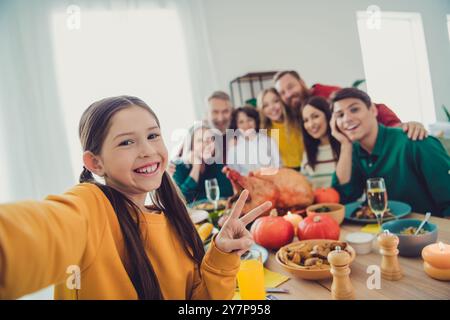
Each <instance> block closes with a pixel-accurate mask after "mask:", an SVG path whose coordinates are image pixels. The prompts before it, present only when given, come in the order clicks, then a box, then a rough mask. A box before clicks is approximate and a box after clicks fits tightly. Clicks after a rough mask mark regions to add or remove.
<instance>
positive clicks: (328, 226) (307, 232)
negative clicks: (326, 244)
mask: <svg viewBox="0 0 450 320" xmlns="http://www.w3.org/2000/svg"><path fill="white" fill-rule="evenodd" d="M340 231H341V230H340V228H339V224H338V223H337V222H336V221H335V220H334V219H333V218H331V217H329V216H323V215H311V216H309V217H307V218H305V219H303V221H301V222H300V223H299V224H298V229H297V236H298V239H299V240H310V239H331V240H339V234H340Z"/></svg>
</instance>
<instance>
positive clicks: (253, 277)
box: [237, 250, 266, 300]
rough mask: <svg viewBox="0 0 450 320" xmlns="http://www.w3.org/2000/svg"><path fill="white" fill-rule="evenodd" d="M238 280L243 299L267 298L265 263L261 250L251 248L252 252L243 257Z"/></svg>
mask: <svg viewBox="0 0 450 320" xmlns="http://www.w3.org/2000/svg"><path fill="white" fill-rule="evenodd" d="M237 281H238V286H239V292H240V295H241V299H242V300H265V299H266V290H265V288H264V265H263V262H262V255H261V252H260V251H258V250H250V254H248V255H246V258H242V259H241V266H240V268H239V272H238V274H237Z"/></svg>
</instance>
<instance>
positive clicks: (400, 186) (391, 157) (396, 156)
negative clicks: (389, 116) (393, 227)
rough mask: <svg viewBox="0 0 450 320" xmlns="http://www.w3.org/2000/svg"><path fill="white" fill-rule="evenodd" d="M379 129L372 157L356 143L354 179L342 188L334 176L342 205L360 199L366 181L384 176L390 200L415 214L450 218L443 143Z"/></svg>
mask: <svg viewBox="0 0 450 320" xmlns="http://www.w3.org/2000/svg"><path fill="white" fill-rule="evenodd" d="M378 129H379V130H378V136H377V140H376V142H375V147H374V149H373V151H372V153H371V154H368V153H367V152H366V151H365V150H364V149H363V148H362V147H361V146H360V144H359V142H355V143H353V154H352V176H351V180H350V181H349V182H348V183H346V184H343V185H341V184H340V183H339V181H338V178H337V176H336V173H335V174H334V175H333V182H332V185H333V187H334V188H336V189H337V190H338V191H339V193H340V195H341V200H342V202H343V203H348V202H352V201H355V200H356V199H358V198H359V197H360V196H361V195H362V193H363V192H364V188H365V187H366V180H367V179H369V178H375V177H382V178H384V181H385V183H386V189H387V194H388V198H389V199H390V200H398V201H402V202H406V203H408V204H410V205H411V207H412V210H413V211H414V212H419V213H425V212H428V211H430V212H431V213H432V214H433V215H435V216H450V157H449V155H448V154H447V152H446V151H445V149H444V148H443V146H442V144H441V143H440V142H439V141H438V140H437V139H436V138H434V137H428V138H426V139H424V140H422V141H412V140H410V139H408V137H407V135H406V134H405V133H404V132H403V131H402V129H400V128H387V127H385V126H383V125H381V124H379V125H378Z"/></svg>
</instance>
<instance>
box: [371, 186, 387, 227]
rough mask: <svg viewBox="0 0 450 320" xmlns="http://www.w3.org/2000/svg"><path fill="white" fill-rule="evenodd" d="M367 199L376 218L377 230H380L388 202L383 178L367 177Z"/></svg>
mask: <svg viewBox="0 0 450 320" xmlns="http://www.w3.org/2000/svg"><path fill="white" fill-rule="evenodd" d="M367 201H368V204H369V207H370V209H371V210H372V212H373V213H374V214H375V217H376V218H377V223H378V230H380V231H381V224H382V221H383V215H384V212H385V211H386V209H387V202H388V200H387V192H386V184H385V183H384V179H383V178H371V179H367Z"/></svg>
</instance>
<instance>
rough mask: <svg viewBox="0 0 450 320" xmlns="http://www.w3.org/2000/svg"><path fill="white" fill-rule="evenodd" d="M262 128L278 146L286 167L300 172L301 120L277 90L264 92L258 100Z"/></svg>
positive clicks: (301, 154)
mask: <svg viewBox="0 0 450 320" xmlns="http://www.w3.org/2000/svg"><path fill="white" fill-rule="evenodd" d="M257 107H258V110H259V112H260V115H261V128H262V129H267V134H268V135H269V136H270V137H272V138H274V139H275V141H276V142H277V144H278V147H279V151H280V156H281V160H282V163H283V166H284V167H288V168H292V169H295V170H300V166H301V163H302V156H303V149H304V147H303V138H302V134H301V131H300V127H299V120H298V119H297V118H296V117H295V116H294V115H293V114H292V113H291V112H290V110H288V109H287V108H286V107H285V105H284V104H283V102H282V101H281V98H280V95H279V94H278V92H277V91H276V90H275V88H269V89H265V90H263V91H262V92H261V93H260V94H259V96H258V99H257Z"/></svg>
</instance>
